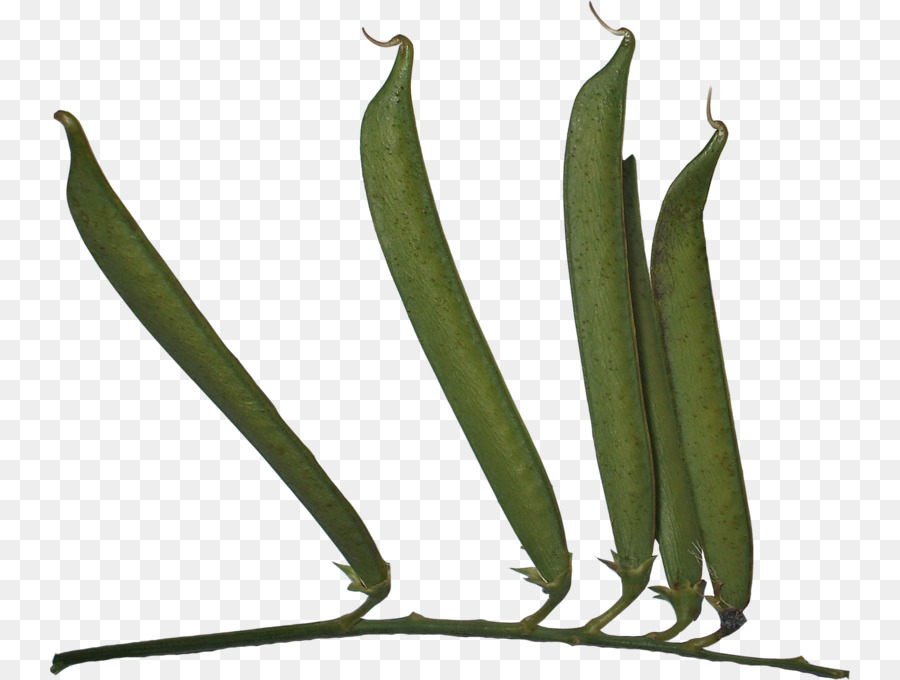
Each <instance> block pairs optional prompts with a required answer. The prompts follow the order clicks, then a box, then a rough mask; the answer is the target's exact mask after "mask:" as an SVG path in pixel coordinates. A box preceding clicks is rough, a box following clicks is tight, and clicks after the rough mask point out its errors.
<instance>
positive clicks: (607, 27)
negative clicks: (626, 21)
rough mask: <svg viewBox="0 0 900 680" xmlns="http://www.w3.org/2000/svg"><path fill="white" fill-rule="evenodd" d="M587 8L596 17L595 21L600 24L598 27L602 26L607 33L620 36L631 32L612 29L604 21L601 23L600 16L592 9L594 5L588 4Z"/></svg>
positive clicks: (624, 29)
mask: <svg viewBox="0 0 900 680" xmlns="http://www.w3.org/2000/svg"><path fill="white" fill-rule="evenodd" d="M588 7H590V8H591V12H592V13H593V14H594V16H595V17H597V21H599V22H600V25H601V26H603V28H605V29H606V30H607V31H609V32H610V33H612V34H613V35H619V36H622V35H626V34H628V33H631V31H629V30H628V29H627V28H613V27H612V26H610V25H609V24H607V23H606V22H605V21H603V19H601V18H600V15H599V14H597V10H595V9H594V3H592V2H589V3H588Z"/></svg>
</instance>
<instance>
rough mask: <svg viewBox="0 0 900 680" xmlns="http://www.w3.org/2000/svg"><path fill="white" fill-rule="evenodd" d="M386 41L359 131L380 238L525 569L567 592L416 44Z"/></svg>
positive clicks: (559, 534) (551, 515)
mask: <svg viewBox="0 0 900 680" xmlns="http://www.w3.org/2000/svg"><path fill="white" fill-rule="evenodd" d="M381 44H382V45H391V46H392V45H399V48H398V51H397V56H396V60H395V62H394V66H393V68H392V70H391V73H390V75H389V76H388V78H387V80H386V82H385V83H384V85H383V87H382V88H381V89H380V90H379V92H378V93H377V94H376V95H375V97H374V98H373V99H372V101H371V103H370V104H369V106H368V108H367V109H366V112H365V115H364V116H363V121H362V129H361V136H360V151H361V154H362V168H363V180H364V183H365V190H366V197H367V199H368V203H369V209H370V211H371V214H372V221H373V223H374V225H375V231H376V234H377V236H378V241H379V243H380V244H381V249H382V251H383V252H384V256H385V259H386V261H387V264H388V268H389V269H390V273H391V276H392V277H393V280H394V282H395V283H396V285H397V290H398V291H399V293H400V298H401V300H402V302H403V305H404V307H405V308H406V311H407V313H408V315H409V319H410V321H411V323H412V326H413V329H414V330H415V333H416V336H417V337H418V340H419V342H420V344H421V346H422V349H423V350H424V353H425V356H426V357H427V358H428V361H429V363H430V364H431V367H432V368H433V370H434V373H435V375H436V377H437V379H438V382H439V383H440V385H441V388H442V389H443V391H444V394H445V395H446V397H447V401H448V402H449V404H450V406H451V408H452V409H453V412H454V414H455V415H456V418H457V419H458V421H459V424H460V426H461V428H462V431H463V432H464V434H465V436H466V438H467V439H468V441H469V444H470V445H471V447H472V451H473V452H474V454H475V457H476V458H477V460H478V463H479V464H480V465H481V468H482V470H483V471H484V475H485V477H486V479H487V481H488V483H489V484H490V486H491V489H492V490H493V492H494V494H495V495H496V497H497V500H498V501H499V503H500V506H501V508H502V509H503V512H504V513H505V514H506V517H507V519H508V520H509V523H510V525H511V526H512V529H513V531H514V532H515V534H516V536H517V537H518V538H519V540H520V542H521V544H522V547H523V548H524V550H525V551H526V552H527V553H528V556H529V557H530V558H531V560H532V561H533V563H534V565H535V567H536V568H537V570H538V572H539V574H534V573H533V572H531V571H529V570H520V571H523V573H529V574H531V575H532V576H533V578H530V579H529V580H530V581H532V582H534V583H537V584H538V585H541V586H542V587H544V589H545V590H547V586H550V587H551V588H553V589H555V591H556V592H557V595H559V594H560V592H562V594H564V591H567V590H568V588H569V585H570V578H571V555H570V553H569V551H568V549H567V546H566V538H565V532H564V529H563V523H562V517H561V516H560V512H559V507H558V505H557V501H556V496H555V495H554V493H553V488H552V486H551V485H550V480H549V479H548V477H547V473H546V471H545V469H544V466H543V463H542V462H541V459H540V457H539V455H538V452H537V449H536V448H535V445H534V443H533V441H532V439H531V436H530V435H529V433H528V430H527V429H526V427H525V424H524V422H523V421H522V418H521V416H520V415H519V411H518V409H517V408H516V406H515V403H514V402H513V399H512V397H511V395H510V393H509V390H508V388H507V386H506V383H505V382H504V380H503V377H502V375H501V373H500V370H499V368H498V366H497V363H496V361H495V359H494V357H493V355H492V353H491V351H490V348H489V347H488V344H487V341H486V339H485V337H484V334H483V333H482V330H481V327H480V326H479V324H478V321H477V320H476V318H475V314H474V312H473V310H472V306H471V304H470V302H469V298H468V296H467V295H466V291H465V289H464V288H463V284H462V281H461V280H460V277H459V273H458V271H457V268H456V265H455V263H454V261H453V257H452V256H451V253H450V248H449V246H448V244H447V239H446V237H445V235H444V231H443V228H442V227H441V222H440V218H439V216H438V211H437V207H436V206H435V202H434V197H433V196H432V193H431V187H430V185H429V182H428V175H427V173H426V170H425V161H424V159H423V157H422V149H421V146H420V144H419V137H418V133H417V130H416V122H415V117H414V113H413V105H412V97H411V93H410V85H411V79H412V67H413V46H412V44H411V43H410V41H409V40H408V39H407V38H406V37H404V36H396V37H395V38H394V39H393V40H391V41H390V42H389V43H381ZM548 592H550V591H549V590H548Z"/></svg>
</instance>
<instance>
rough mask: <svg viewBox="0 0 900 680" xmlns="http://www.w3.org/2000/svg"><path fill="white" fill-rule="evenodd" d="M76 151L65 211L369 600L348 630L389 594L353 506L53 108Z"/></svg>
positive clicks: (74, 129)
mask: <svg viewBox="0 0 900 680" xmlns="http://www.w3.org/2000/svg"><path fill="white" fill-rule="evenodd" d="M54 117H55V118H56V120H58V121H59V122H60V123H62V125H63V127H64V128H65V130H66V136H67V138H68V141H69V148H70V149H71V156H72V162H71V166H70V169H69V180H68V185H67V189H66V195H67V197H68V203H69V210H70V211H71V213H72V218H73V219H74V220H75V226H76V227H78V231H79V233H80V234H81V238H82V240H83V241H84V244H85V245H86V246H87V248H88V250H89V251H90V253H91V255H92V256H93V258H94V260H96V262H97V264H98V265H99V266H100V269H101V271H102V272H103V273H104V275H105V276H106V278H107V279H109V282H110V283H111V284H112V285H113V288H115V289H116V292H118V293H119V295H120V296H121V297H122V300H124V302H125V304H126V305H128V307H129V308H130V309H131V311H132V312H134V315H135V316H136V317H137V318H138V320H140V322H141V323H142V324H143V325H144V327H145V328H146V329H147V330H148V331H149V332H150V334H151V335H152V336H153V337H154V338H155V339H156V340H157V342H159V344H160V345H161V346H162V347H163V349H165V350H166V352H168V353H169V355H170V356H171V357H172V358H173V359H174V360H175V361H176V362H177V363H178V365H179V366H181V368H182V369H184V371H185V373H187V374H188V375H189V376H190V377H191V379H192V380H193V381H194V382H195V383H197V386H198V387H200V389H201V390H203V391H204V392H205V393H206V394H207V396H209V398H210V399H212V401H213V403H215V405H216V406H218V407H219V408H220V409H221V411H222V413H224V414H225V416H226V417H227V418H228V419H229V420H230V421H231V422H232V423H234V425H235V426H236V427H237V428H238V430H240V432H241V434H243V435H244V436H245V437H246V438H247V439H248V441H249V442H250V443H251V444H253V446H254V447H255V448H256V450H257V451H259V453H260V454H261V455H262V456H263V458H265V459H266V461H267V462H268V463H269V465H271V466H272V468H273V469H274V470H275V472H276V473H278V476H279V477H281V479H282V480H283V481H284V482H285V484H287V485H288V487H289V488H290V489H291V491H292V492H293V493H294V495H295V496H297V498H298V499H299V500H300V502H301V503H303V505H304V506H305V507H306V509H307V510H309V512H310V514H311V515H312V516H313V518H314V519H315V520H316V521H317V522H318V523H319V525H320V526H321V527H322V529H324V530H325V533H326V534H328V537H329V538H330V539H331V540H332V541H333V542H334V544H335V546H337V548H338V550H340V552H341V554H342V555H343V556H344V557H345V558H346V559H347V561H348V562H349V566H346V565H338V566H339V567H340V568H341V569H342V570H343V571H344V572H345V573H346V574H347V575H348V576H349V577H350V579H351V581H352V583H351V584H350V590H357V591H360V592H362V593H364V594H365V595H367V596H368V598H367V600H366V602H365V603H364V604H363V605H362V606H361V607H360V608H359V609H357V610H355V611H354V612H351V613H350V614H348V615H346V616H345V617H342V621H343V622H344V624H346V626H348V627H349V626H350V625H352V624H353V623H355V621H356V620H358V619H359V618H360V617H361V616H362V615H363V614H364V613H365V612H366V611H368V610H369V609H371V608H372V607H374V606H375V605H376V604H377V603H378V602H380V601H381V600H383V599H384V598H385V597H386V596H387V594H388V592H389V591H390V568H389V566H388V564H387V563H386V562H385V561H384V560H383V559H382V557H381V554H380V553H379V552H378V548H377V547H376V546H375V541H374V540H373V539H372V536H371V534H369V531H368V530H367V529H366V526H365V524H364V523H363V521H362V519H361V518H360V516H359V515H358V514H357V512H356V510H354V508H353V506H352V505H350V502H349V501H348V500H347V499H346V498H345V497H344V495H343V494H342V493H341V492H340V490H339V489H338V488H337V486H335V484H334V482H332V481H331V478H329V477H328V474H327V473H326V472H325V470H323V469H322V467H321V466H320V465H319V463H318V461H316V459H315V457H314V456H313V454H312V452H311V451H310V450H309V449H308V448H307V447H306V445H304V444H303V442H302V441H300V439H299V438H298V437H297V435H296V434H294V432H293V430H291V428H290V427H289V426H288V424H287V423H286V422H285V421H284V420H283V419H282V417H281V416H280V415H279V414H278V411H277V410H276V409H275V406H274V404H272V402H271V401H270V400H269V399H268V397H266V395H265V394H264V393H263V391H262V390H261V389H260V387H259V386H258V385H257V384H256V382H255V381H254V380H253V378H252V377H251V376H250V374H249V373H247V371H246V370H245V369H244V367H243V366H242V365H241V363H240V362H239V361H238V359H237V357H235V356H234V354H232V353H231V351H229V349H228V348H227V347H226V346H225V343H223V342H222V339H221V338H220V337H219V336H218V335H217V334H216V332H215V330H213V328H212V326H211V325H210V324H209V321H207V319H206V317H204V316H203V313H202V312H201V311H200V310H199V309H198V308H197V305H196V304H194V301H193V300H191V298H190V296H188V294H187V292H186V291H185V290H184V288H183V287H182V285H181V283H180V282H179V281H178V279H177V278H176V277H175V274H174V273H172V270H171V269H170V268H169V266H168V265H167V264H166V263H165V261H164V260H163V259H162V257H161V256H160V254H159V253H158V252H157V250H156V248H154V247H153V244H151V243H150V241H149V239H148V238H147V236H146V235H145V234H144V232H143V231H142V230H141V228H140V227H139V226H138V224H137V222H135V221H134V218H133V217H132V216H131V214H130V213H129V212H128V210H127V208H126V207H125V205H124V204H123V203H122V201H121V200H120V199H119V197H118V196H117V195H116V193H115V192H114V191H113V189H112V187H111V186H110V185H109V182H108V181H107V179H106V177H105V176H104V174H103V171H102V170H101V169H100V165H99V164H98V163H97V159H96V158H95V157H94V153H93V151H92V150H91V147H90V144H89V143H88V140H87V137H86V136H85V134H84V130H83V129H82V127H81V124H80V123H79V122H78V120H77V119H76V118H75V116H73V115H72V114H71V113H68V112H66V111H57V113H56V115H55V116H54Z"/></svg>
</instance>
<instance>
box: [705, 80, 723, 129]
mask: <svg viewBox="0 0 900 680" xmlns="http://www.w3.org/2000/svg"><path fill="white" fill-rule="evenodd" d="M706 120H708V121H709V124H710V125H712V126H713V128H715V129H716V130H718V131H719V132H721V133H726V132H728V129H727V128H726V127H725V123H723V122H722V121H721V120H713V117H712V85H710V86H709V92H708V93H707V94H706Z"/></svg>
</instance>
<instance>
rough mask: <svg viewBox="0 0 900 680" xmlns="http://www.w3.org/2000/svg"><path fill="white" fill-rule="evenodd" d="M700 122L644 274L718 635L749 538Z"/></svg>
mask: <svg viewBox="0 0 900 680" xmlns="http://www.w3.org/2000/svg"><path fill="white" fill-rule="evenodd" d="M707 118H708V120H709V122H710V124H711V125H712V126H713V127H714V128H715V133H713V136H712V138H711V139H710V140H709V142H708V143H707V145H706V146H705V147H704V149H703V150H702V151H701V152H700V153H699V154H698V155H697V157H696V158H694V159H693V160H692V161H691V162H690V163H688V164H687V166H685V168H684V170H682V171H681V173H680V174H679V175H678V176H677V177H676V178H675V180H674V181H673V182H672V185H671V187H670V188H669V190H668V192H667V193H666V196H665V198H664V200H663V202H662V206H661V207H660V212H659V219H658V221H657V223H656V233H655V234H654V236H653V247H652V249H651V264H650V271H651V278H652V287H653V294H654V297H655V299H656V308H657V313H658V315H659V321H660V327H661V329H662V337H663V345H664V347H665V353H666V362H667V365H668V368H669V376H670V380H671V385H672V394H673V397H674V403H675V412H676V414H677V416H678V421H679V425H680V427H681V433H682V441H683V444H684V456H685V462H686V463H687V470H688V474H689V477H690V480H691V486H692V488H693V491H694V501H695V504H696V508H697V517H698V520H699V524H700V535H701V539H702V546H703V552H704V555H705V557H706V563H707V566H708V568H709V575H710V579H711V581H712V584H713V592H714V595H713V596H711V597H708V598H707V599H708V600H709V601H710V602H711V603H712V604H713V605H714V606H715V608H716V609H717V611H718V612H719V616H720V618H721V621H722V628H721V630H720V636H721V635H727V634H729V633H731V632H733V631H735V630H737V629H738V628H739V627H740V626H741V625H743V623H744V622H745V620H746V619H745V618H744V615H743V613H742V612H743V610H744V608H745V607H746V606H747V604H748V603H749V602H750V587H751V582H752V579H753V538H752V531H751V523H750V512H749V508H748V505H747V491H746V489H745V486H744V475H743V472H742V470H741V459H740V454H739V452H738V442H737V434H736V433H735V429H734V417H733V416H732V412H731V399H730V396H729V392H728V380H727V378H726V376H725V363H724V360H723V357H722V345H721V342H720V339H719V327H718V324H717V322H716V309H715V303H714V301H713V294H712V284H711V282H710V276H709V262H708V260H707V254H706V238H705V236H704V232H703V208H704V206H705V205H706V199H707V196H708V194H709V186H710V183H711V182H712V177H713V173H714V172H715V169H716V164H717V162H718V160H719V156H720V155H721V153H722V149H723V148H724V147H725V142H726V140H727V139H728V130H727V128H726V127H725V125H724V123H722V122H721V121H714V120H713V119H712V115H711V114H710V112H709V100H708V99H707Z"/></svg>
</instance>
